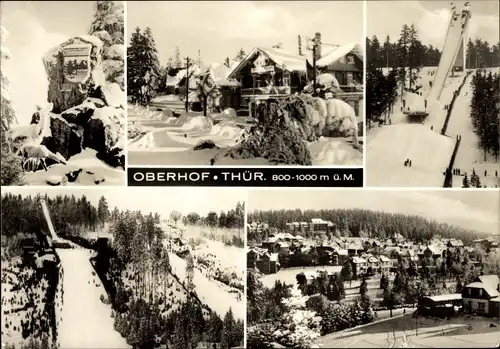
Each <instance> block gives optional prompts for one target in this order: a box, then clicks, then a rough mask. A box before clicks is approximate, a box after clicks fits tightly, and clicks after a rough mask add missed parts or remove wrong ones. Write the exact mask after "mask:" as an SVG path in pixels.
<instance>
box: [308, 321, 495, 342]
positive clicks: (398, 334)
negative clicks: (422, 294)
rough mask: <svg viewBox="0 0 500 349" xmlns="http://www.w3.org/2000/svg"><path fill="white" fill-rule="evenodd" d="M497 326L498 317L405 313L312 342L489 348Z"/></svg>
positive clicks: (493, 340) (493, 339)
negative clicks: (494, 318) (444, 316)
mask: <svg viewBox="0 0 500 349" xmlns="http://www.w3.org/2000/svg"><path fill="white" fill-rule="evenodd" d="M491 323H495V324H496V325H497V327H490V324H491ZM498 326H500V324H499V323H498V320H490V319H486V318H480V317H478V318H468V319H463V318H453V319H450V320H440V319H438V320H434V319H427V318H418V319H417V318H413V317H412V315H411V314H408V315H405V316H402V317H397V318H393V319H389V320H386V321H380V322H376V323H374V324H369V325H365V326H360V327H356V328H353V329H349V330H346V331H342V332H339V333H332V334H329V335H326V336H323V337H320V338H318V339H317V340H316V344H318V346H319V347H320V348H321V347H323V348H332V347H334V348H337V347H338V348H342V347H343V348H348V347H350V348H391V347H396V348H398V347H399V348H402V347H409V348H493V347H495V346H496V345H497V344H498V342H499V340H500V330H499V327H498ZM416 329H418V330H417V331H416Z"/></svg>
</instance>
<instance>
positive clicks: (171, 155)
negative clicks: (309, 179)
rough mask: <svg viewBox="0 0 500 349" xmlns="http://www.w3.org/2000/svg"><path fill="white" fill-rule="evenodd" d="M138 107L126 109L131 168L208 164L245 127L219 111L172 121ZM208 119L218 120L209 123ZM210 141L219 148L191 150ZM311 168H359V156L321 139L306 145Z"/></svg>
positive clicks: (226, 161) (256, 162) (340, 142)
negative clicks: (310, 157) (334, 166)
mask: <svg viewBox="0 0 500 349" xmlns="http://www.w3.org/2000/svg"><path fill="white" fill-rule="evenodd" d="M154 109H156V108H154V107H151V108H150V109H149V110H148V109H146V108H144V107H141V106H133V105H129V106H128V122H129V133H130V130H131V129H134V128H135V129H136V130H137V131H136V132H134V133H135V134H136V135H137V136H135V135H134V137H133V138H132V139H129V145H128V154H129V160H128V161H129V163H130V164H133V165H145V164H153V165H179V164H182V165H210V159H212V158H214V157H215V156H216V155H217V154H218V153H219V152H220V149H227V148H229V147H233V146H235V145H237V144H238V143H239V142H240V140H241V136H242V135H243V134H244V132H245V129H246V128H248V126H249V125H248V124H246V123H244V122H242V120H240V118H238V117H236V114H235V113H231V112H227V114H226V112H223V113H220V114H215V115H212V116H211V117H204V116H202V113H198V112H189V113H184V114H182V115H181V116H180V117H178V118H176V117H173V116H169V115H168V114H169V113H167V112H164V111H153V110H154ZM212 118H214V119H218V120H220V122H219V123H216V124H215V125H214V123H213V122H212ZM207 140H211V141H213V142H214V143H215V145H216V146H217V147H218V148H220V149H203V150H196V151H195V150H193V147H194V146H196V145H197V144H199V143H200V142H202V141H207ZM310 150H311V153H312V154H311V155H312V157H313V165H317V166H326V165H345V166H362V165H363V154H362V152H361V151H359V150H356V149H354V148H353V147H352V146H351V145H350V144H349V142H347V141H346V139H345V138H328V137H322V138H321V139H319V140H318V141H315V142H313V143H311V144H310ZM217 164H218V165H252V166H262V165H269V162H268V161H267V160H265V159H259V158H256V159H242V160H234V159H230V158H219V159H217Z"/></svg>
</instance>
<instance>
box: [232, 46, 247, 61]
mask: <svg viewBox="0 0 500 349" xmlns="http://www.w3.org/2000/svg"><path fill="white" fill-rule="evenodd" d="M246 56H247V54H246V52H245V50H244V49H243V48H240V50H239V51H238V53H237V54H236V57H235V58H234V60H235V61H238V62H241V61H242V60H243V59H244V58H245V57H246Z"/></svg>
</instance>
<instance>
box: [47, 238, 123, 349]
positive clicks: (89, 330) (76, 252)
mask: <svg viewBox="0 0 500 349" xmlns="http://www.w3.org/2000/svg"><path fill="white" fill-rule="evenodd" d="M57 253H58V254H59V257H60V258H61V263H62V268H63V271H64V278H63V290H64V294H63V301H64V303H63V307H62V311H61V310H59V309H56V317H57V319H58V320H59V321H60V323H59V338H58V342H59V344H60V347H61V348H65V349H66V348H68V349H69V348H75V349H76V348H78V349H82V348H89V349H90V348H110V349H111V348H129V347H130V346H129V345H127V343H126V341H125V339H124V338H122V337H121V336H120V334H119V333H118V332H116V331H115V330H114V328H113V318H112V317H111V307H110V305H107V304H104V303H103V302H102V301H101V300H100V299H99V298H100V297H101V295H104V296H105V297H106V291H105V290H104V287H103V286H102V284H101V282H100V280H99V277H98V276H97V275H96V274H95V273H94V270H93V268H92V266H91V264H90V261H89V258H90V257H91V251H89V250H86V249H83V248H74V249H58V250H57Z"/></svg>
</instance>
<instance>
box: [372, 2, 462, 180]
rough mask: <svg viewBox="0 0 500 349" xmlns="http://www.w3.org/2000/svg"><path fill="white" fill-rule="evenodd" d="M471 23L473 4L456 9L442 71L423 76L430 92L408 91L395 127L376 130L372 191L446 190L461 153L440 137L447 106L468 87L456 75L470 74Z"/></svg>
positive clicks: (393, 118) (394, 116)
mask: <svg viewBox="0 0 500 349" xmlns="http://www.w3.org/2000/svg"><path fill="white" fill-rule="evenodd" d="M470 18H471V13H470V8H469V4H468V2H467V3H465V4H464V5H463V7H462V9H461V10H457V9H456V7H455V5H454V4H452V15H451V18H450V22H449V25H448V30H447V33H446V38H445V42H444V45H443V49H442V54H441V59H440V61H439V65H438V67H437V69H435V68H434V69H430V70H429V69H428V68H424V69H422V73H424V74H425V72H427V73H428V75H429V76H432V78H431V80H429V81H425V82H426V83H429V86H428V87H427V86H425V84H423V88H422V90H423V92H422V95H419V94H417V93H412V92H408V91H406V92H405V93H404V95H403V96H400V97H401V100H398V101H397V102H396V104H395V105H394V108H393V110H394V112H393V114H392V115H391V125H390V126H383V127H380V128H377V129H373V130H371V131H370V133H369V134H368V135H367V149H368V151H367V160H366V161H367V166H366V167H367V173H368V175H367V181H368V185H371V186H404V187H411V186H417V187H420V186H425V187H442V186H443V183H444V179H445V177H444V175H443V174H444V173H445V172H446V170H447V168H448V167H449V166H450V159H451V158H452V155H453V153H454V152H456V151H457V149H455V148H456V138H455V137H447V136H444V135H441V134H440V131H441V129H442V127H443V125H444V123H445V120H446V116H447V111H446V110H445V109H444V106H445V105H446V104H448V105H449V104H450V102H451V101H452V99H453V94H454V92H455V91H457V90H458V89H459V86H460V85H461V84H462V82H463V77H460V76H456V77H457V78H458V79H452V78H451V77H455V76H454V71H463V72H464V73H465V48H466V40H468V36H467V30H468V27H469V20H470ZM432 73H433V75H432ZM450 73H451V74H450ZM422 78H424V79H425V78H427V76H422ZM424 79H423V80H424ZM412 115H420V116H422V115H423V116H426V117H425V119H423V122H421V123H414V122H413V123H412V122H411V121H409V120H411V118H409V117H408V116H412ZM407 159H409V160H411V161H412V166H411V167H406V166H404V162H405V161H406V160H407Z"/></svg>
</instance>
